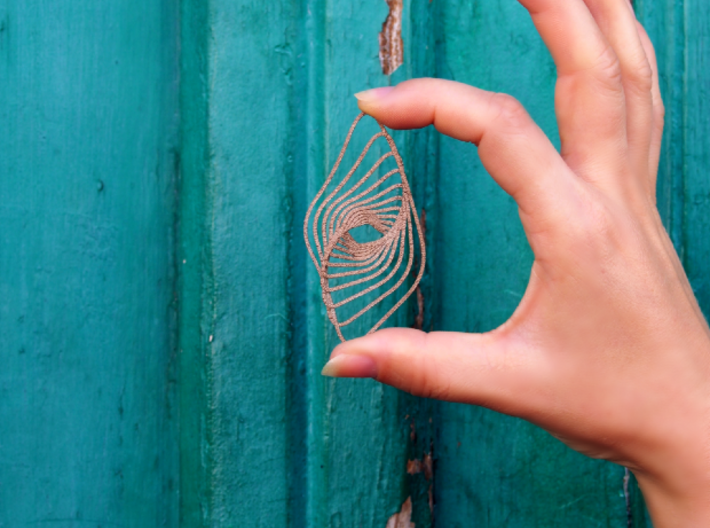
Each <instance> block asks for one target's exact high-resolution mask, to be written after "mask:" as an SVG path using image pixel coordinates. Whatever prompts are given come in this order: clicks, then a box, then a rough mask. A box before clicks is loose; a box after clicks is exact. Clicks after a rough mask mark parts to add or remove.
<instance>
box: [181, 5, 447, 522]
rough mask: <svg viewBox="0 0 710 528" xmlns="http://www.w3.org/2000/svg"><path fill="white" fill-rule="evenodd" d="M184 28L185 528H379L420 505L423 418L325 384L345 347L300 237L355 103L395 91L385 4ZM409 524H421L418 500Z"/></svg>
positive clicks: (212, 17)
mask: <svg viewBox="0 0 710 528" xmlns="http://www.w3.org/2000/svg"><path fill="white" fill-rule="evenodd" d="M407 8H409V6H407ZM182 13H183V22H182V27H183V48H182V49H183V60H182V76H181V79H182V81H181V82H182V87H183V98H182V105H183V114H182V119H183V121H182V131H183V159H182V176H181V187H180V189H181V191H180V198H181V240H182V242H181V255H180V257H179V261H180V262H181V292H182V302H181V323H180V328H181V337H180V350H181V357H182V359H181V366H182V375H181V391H180V392H181V442H182V444H181V462H182V470H181V476H182V479H181V482H182V487H181V518H182V520H183V522H185V523H189V524H190V525H195V526H197V525H202V526H213V525H220V526H221V525H237V524H238V525H239V526H269V527H275V526H304V527H306V526H384V525H385V524H386V523H387V519H388V518H389V517H390V516H391V515H392V514H394V513H395V512H397V511H399V509H400V507H401V505H402V503H403V502H404V501H405V499H406V498H407V497H408V496H409V495H410V494H412V493H413V491H412V490H414V491H416V493H417V494H418V495H417V496H418V497H420V498H421V499H423V500H425V499H426V494H427V491H428V485H427V483H426V482H422V481H423V480H425V479H424V477H423V475H413V476H410V475H408V474H407V472H406V469H407V460H408V456H410V455H411V458H414V457H415V456H417V455H416V454H417V453H419V454H418V458H422V457H423V455H424V447H421V448H418V447H417V445H419V444H421V446H424V445H425V444H426V445H428V443H429V442H428V441H427V435H426V434H425V432H422V433H420V434H419V435H418V436H412V435H411V433H412V425H414V426H415V427H416V426H417V424H420V423H421V425H422V428H423V429H426V427H428V425H427V424H428V421H427V418H428V415H426V416H425V415H424V414H422V413H420V412H419V403H418V402H415V400H414V399H413V398H411V397H410V396H408V395H403V394H399V393H397V391H395V390H394V389H391V388H388V387H383V386H381V385H378V384H376V383H374V382H372V381H367V380H360V381H334V380H326V379H324V378H322V377H321V376H320V369H321V368H322V366H323V364H324V363H325V360H326V358H327V355H328V354H329V352H330V350H331V349H332V348H333V346H334V345H335V343H336V342H337V337H336V335H335V333H334V331H333V330H332V328H331V327H330V323H328V322H327V320H326V319H325V313H324V308H323V307H322V302H321V300H320V288H319V283H318V280H317V277H316V274H315V270H313V269H311V267H310V262H308V261H307V254H306V251H305V246H304V244H303V242H302V236H301V225H302V221H303V217H304V216H305V212H306V209H307V206H308V203H309V201H310V199H311V198H312V196H314V195H315V193H316V191H317V189H318V187H320V185H321V184H322V182H323V180H324V179H325V176H326V171H327V170H329V169H330V166H331V165H332V163H333V162H334V161H335V158H336V156H337V154H338V150H339V149H340V145H341V144H342V141H343V139H344V135H345V132H346V131H347V129H348V127H349V124H350V122H351V121H352V119H353V118H354V117H355V116H356V115H357V113H358V110H357V106H356V104H355V100H354V98H353V97H352V95H353V93H355V92H356V91H359V90H362V89H366V88H368V87H372V86H378V85H381V84H383V83H386V82H388V81H387V79H386V78H385V77H384V76H383V75H382V73H381V72H380V66H379V61H378V59H377V57H378V40H377V33H378V32H379V29H380V27H381V24H382V21H383V20H384V18H385V16H386V13H387V11H386V4H384V3H382V4H381V5H377V8H376V9H375V8H373V7H372V6H371V5H369V4H368V3H366V2H362V3H355V4H353V3H351V2H345V1H342V2H336V3H326V2H323V1H317V2H316V1H314V2H310V3H308V2H305V3H303V4H301V5H296V6H294V5H293V4H292V3H290V2H280V3H279V2H277V3H269V4H268V5H267V4H264V3H263V2H256V1H240V2H226V1H223V0H213V1H211V2H209V3H203V2H196V1H193V0H186V1H184V2H183V7H182ZM264 19H267V20H269V24H268V25H267V26H265V25H264V24H263V23H262V22H261V21H262V20H264ZM421 24H422V26H424V24H425V21H424V20H423V21H421ZM404 30H405V33H406V37H405V38H406V41H407V42H408V45H409V46H413V40H412V39H410V38H408V37H409V34H410V32H411V31H412V29H411V26H410V23H409V22H408V21H407V22H405V28H404ZM409 52H410V49H408V51H407V53H409ZM432 53H433V46H432ZM412 55H414V53H412ZM432 56H433V55H432ZM410 67H411V66H410ZM406 77H407V74H406V70H403V71H402V72H401V73H399V74H398V76H397V77H396V79H403V78H406ZM374 126H375V125H374V122H371V123H369V124H365V125H364V128H365V130H363V131H362V132H360V135H359V137H358V138H357V139H356V142H361V143H362V142H363V141H364V140H365V139H366V138H367V137H369V136H367V129H368V127H369V130H374ZM426 137H428V136H426ZM397 141H398V142H400V144H401V145H406V143H407V136H406V135H404V134H399V135H398V137H397ZM420 143H421V142H420ZM417 145H418V144H417ZM417 145H414V144H413V145H412V147H411V148H415V147H416V146H417ZM405 148H406V147H405ZM353 152H354V151H353ZM418 185H420V184H418ZM418 192H419V191H418ZM419 194H422V193H421V192H419ZM412 318H413V314H408V312H407V311H402V312H400V313H398V314H397V316H396V318H394V320H393V321H392V323H390V324H399V325H403V324H405V325H406V324H407V322H408V320H409V319H412ZM375 320H376V319H375V315H372V316H369V317H368V319H367V320H366V321H363V323H362V325H361V326H360V330H359V331H360V332H364V331H365V330H366V329H367V326H368V324H369V325H371V324H373V323H374V321H375ZM410 487H411V490H410ZM415 510H416V511H415V517H417V518H421V519H425V518H427V517H429V516H430V512H429V507H428V500H427V502H424V503H423V502H422V500H418V501H417V506H416V508H415ZM245 512H248V513H247V514H245ZM424 525H425V524H423V523H422V522H420V524H419V526H424Z"/></svg>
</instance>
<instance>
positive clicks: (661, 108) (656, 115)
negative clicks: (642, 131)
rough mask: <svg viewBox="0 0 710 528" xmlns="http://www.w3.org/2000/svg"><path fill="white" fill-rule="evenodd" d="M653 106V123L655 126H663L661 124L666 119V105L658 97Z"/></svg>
mask: <svg viewBox="0 0 710 528" xmlns="http://www.w3.org/2000/svg"><path fill="white" fill-rule="evenodd" d="M653 106H654V108H653V119H654V123H655V125H656V126H657V127H659V128H663V125H664V123H665V120H666V107H665V105H664V104H663V101H661V99H660V97H659V98H658V101H656V102H654V105H653Z"/></svg>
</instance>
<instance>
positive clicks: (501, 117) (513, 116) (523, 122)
mask: <svg viewBox="0 0 710 528" xmlns="http://www.w3.org/2000/svg"><path fill="white" fill-rule="evenodd" d="M491 105H492V106H493V108H494V109H495V112H496V114H497V117H496V119H495V122H496V123H498V124H499V125H500V126H502V127H504V128H506V129H521V128H525V127H527V126H528V125H529V123H530V117H529V116H528V113H527V111H526V110H525V107H524V106H523V105H522V104H521V103H520V101H518V100H517V99H516V98H515V97H513V96H512V95H508V94H504V93H495V94H493V95H492V96H491Z"/></svg>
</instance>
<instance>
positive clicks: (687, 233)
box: [683, 0, 710, 318]
mask: <svg viewBox="0 0 710 528" xmlns="http://www.w3.org/2000/svg"><path fill="white" fill-rule="evenodd" d="M684 7H685V11H684V14H685V57H686V63H685V93H686V97H685V101H684V102H685V105H684V110H685V113H684V118H685V119H684V121H685V138H684V139H685V145H684V149H683V152H684V165H685V166H684V171H683V176H684V179H683V186H684V191H685V192H684V206H685V207H684V218H683V220H684V226H683V231H684V233H683V234H684V240H683V248H684V251H683V265H684V266H685V269H686V271H687V273H688V278H689V279H690V282H691V284H692V286H693V291H694V292H695V295H696V297H697V299H698V301H699V302H700V306H701V308H702V309H703V312H704V314H705V317H706V318H709V317H710V174H709V167H710V102H709V101H708V98H710V72H709V71H708V68H709V67H710V22H709V21H710V6H708V4H707V2H702V1H699V0H686V2H685V6H684Z"/></svg>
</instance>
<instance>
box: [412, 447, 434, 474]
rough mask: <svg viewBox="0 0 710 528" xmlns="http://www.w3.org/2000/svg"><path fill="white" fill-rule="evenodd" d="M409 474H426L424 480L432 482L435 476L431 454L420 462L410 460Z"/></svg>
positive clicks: (426, 455)
mask: <svg viewBox="0 0 710 528" xmlns="http://www.w3.org/2000/svg"><path fill="white" fill-rule="evenodd" d="M407 473H409V474H410V475H416V474H418V473H424V478H425V479H427V480H431V479H432V477H433V475H434V471H433V462H432V458H431V454H430V453H427V454H425V455H424V458H423V459H422V460H419V459H415V460H408V461H407Z"/></svg>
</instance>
